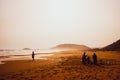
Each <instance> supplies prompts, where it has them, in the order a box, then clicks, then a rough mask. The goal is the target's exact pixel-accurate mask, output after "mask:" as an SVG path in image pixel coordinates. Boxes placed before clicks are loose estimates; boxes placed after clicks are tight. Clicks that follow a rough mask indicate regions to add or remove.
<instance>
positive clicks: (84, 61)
mask: <svg viewBox="0 0 120 80" xmlns="http://www.w3.org/2000/svg"><path fill="white" fill-rule="evenodd" d="M92 59H93V62H92V61H91V60H90V57H89V56H87V55H86V53H85V52H84V53H83V55H82V64H95V65H97V55H96V54H95V53H94V54H93V55H92Z"/></svg>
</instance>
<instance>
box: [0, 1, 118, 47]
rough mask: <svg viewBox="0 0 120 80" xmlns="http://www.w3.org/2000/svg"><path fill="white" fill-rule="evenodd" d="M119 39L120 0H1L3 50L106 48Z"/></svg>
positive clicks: (0, 39)
mask: <svg viewBox="0 0 120 80" xmlns="http://www.w3.org/2000/svg"><path fill="white" fill-rule="evenodd" d="M118 39H120V0H0V48H24V47H29V48H40V49H44V48H50V47H53V46H55V45H57V44H61V43H75V44H84V45H87V46H89V47H103V46H106V45H108V44H110V43H112V42H114V41H116V40H118Z"/></svg>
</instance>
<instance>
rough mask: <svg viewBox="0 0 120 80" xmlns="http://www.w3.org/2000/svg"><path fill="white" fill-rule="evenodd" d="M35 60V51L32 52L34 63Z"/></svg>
mask: <svg viewBox="0 0 120 80" xmlns="http://www.w3.org/2000/svg"><path fill="white" fill-rule="evenodd" d="M34 58H35V53H34V51H33V52H32V59H33V61H34Z"/></svg>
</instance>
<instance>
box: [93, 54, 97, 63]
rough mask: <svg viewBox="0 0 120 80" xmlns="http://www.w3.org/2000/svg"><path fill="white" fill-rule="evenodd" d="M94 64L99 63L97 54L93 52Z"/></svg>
mask: <svg viewBox="0 0 120 80" xmlns="http://www.w3.org/2000/svg"><path fill="white" fill-rule="evenodd" d="M93 64H95V65H97V55H96V54H95V53H94V54H93Z"/></svg>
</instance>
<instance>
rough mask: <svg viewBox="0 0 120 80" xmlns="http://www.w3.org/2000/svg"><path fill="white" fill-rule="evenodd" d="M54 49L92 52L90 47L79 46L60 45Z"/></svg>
mask: <svg viewBox="0 0 120 80" xmlns="http://www.w3.org/2000/svg"><path fill="white" fill-rule="evenodd" d="M52 49H59V50H90V48H89V47H87V46H85V45H78V44H60V45H57V46H56V47H53V48H52Z"/></svg>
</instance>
